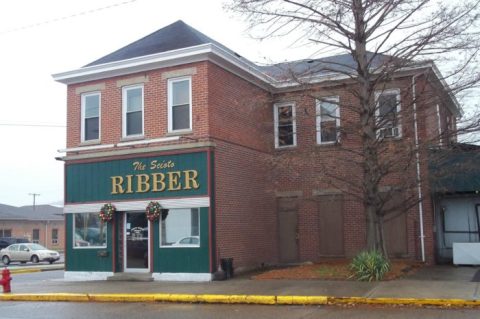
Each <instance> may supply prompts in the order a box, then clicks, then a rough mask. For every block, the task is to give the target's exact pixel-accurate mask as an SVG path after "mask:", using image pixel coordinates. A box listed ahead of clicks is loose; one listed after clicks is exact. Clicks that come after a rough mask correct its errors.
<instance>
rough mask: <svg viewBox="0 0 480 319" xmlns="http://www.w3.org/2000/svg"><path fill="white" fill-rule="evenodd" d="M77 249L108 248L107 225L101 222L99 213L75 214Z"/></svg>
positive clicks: (75, 241) (75, 244)
mask: <svg viewBox="0 0 480 319" xmlns="http://www.w3.org/2000/svg"><path fill="white" fill-rule="evenodd" d="M73 228H74V236H75V237H74V246H75V247H106V246H107V240H106V238H107V224H106V223H102V222H100V219H99V218H98V214H97V213H83V214H75V217H74V224H73Z"/></svg>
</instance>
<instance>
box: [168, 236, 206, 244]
mask: <svg viewBox="0 0 480 319" xmlns="http://www.w3.org/2000/svg"><path fill="white" fill-rule="evenodd" d="M199 244H200V237H198V236H188V237H182V238H180V239H179V240H177V241H176V242H174V243H173V244H172V246H198V245H199Z"/></svg>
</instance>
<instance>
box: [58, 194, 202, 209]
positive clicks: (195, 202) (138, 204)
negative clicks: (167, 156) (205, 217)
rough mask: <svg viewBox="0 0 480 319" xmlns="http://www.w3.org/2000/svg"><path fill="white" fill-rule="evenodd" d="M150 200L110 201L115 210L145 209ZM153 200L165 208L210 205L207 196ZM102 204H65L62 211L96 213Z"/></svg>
mask: <svg viewBox="0 0 480 319" xmlns="http://www.w3.org/2000/svg"><path fill="white" fill-rule="evenodd" d="M152 195H153V196H154V194H152ZM151 200H152V199H148V200H139V201H110V202H111V203H112V204H113V205H115V208H116V210H117V211H145V208H146V207H147V205H148V203H150V201H151ZM155 201H157V202H159V203H160V205H161V206H162V208H166V209H174V208H198V207H210V197H208V196H202V197H187V198H168V199H161V198H155ZM102 206H103V203H85V204H65V206H64V207H63V212H64V213H65V214H74V213H98V212H99V211H100V208H102Z"/></svg>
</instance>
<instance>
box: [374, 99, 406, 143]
mask: <svg viewBox="0 0 480 319" xmlns="http://www.w3.org/2000/svg"><path fill="white" fill-rule="evenodd" d="M376 98H377V112H376V113H377V114H376V115H377V124H378V126H379V129H378V133H379V136H380V137H398V136H401V130H400V124H399V112H400V91H399V90H386V91H383V92H381V93H377V97H376Z"/></svg>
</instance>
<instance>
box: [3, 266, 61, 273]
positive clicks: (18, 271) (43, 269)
mask: <svg viewBox="0 0 480 319" xmlns="http://www.w3.org/2000/svg"><path fill="white" fill-rule="evenodd" d="M63 269H64V266H62V267H50V268H17V269H10V274H12V275H18V274H29V273H34V272H43V271H53V270H63Z"/></svg>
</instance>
